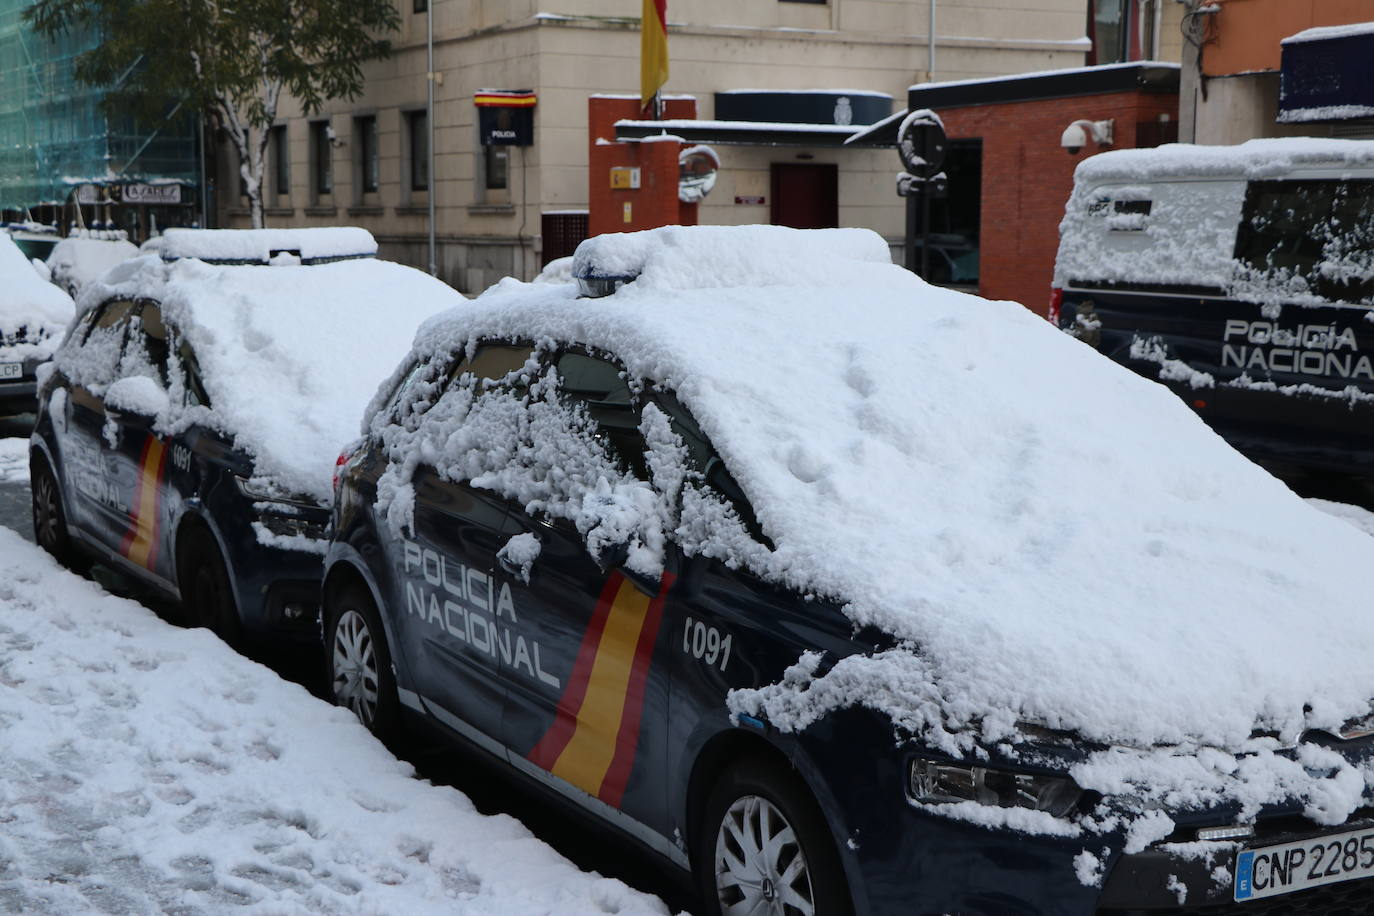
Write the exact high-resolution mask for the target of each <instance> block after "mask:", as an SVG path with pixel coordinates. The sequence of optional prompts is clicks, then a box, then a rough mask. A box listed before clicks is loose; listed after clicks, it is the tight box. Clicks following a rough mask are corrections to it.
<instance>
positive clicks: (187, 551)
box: [177, 525, 243, 648]
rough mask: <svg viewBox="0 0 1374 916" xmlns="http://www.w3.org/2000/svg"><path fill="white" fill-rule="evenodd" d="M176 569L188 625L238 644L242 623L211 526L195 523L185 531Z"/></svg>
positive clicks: (241, 636) (233, 644) (232, 643)
mask: <svg viewBox="0 0 1374 916" xmlns="http://www.w3.org/2000/svg"><path fill="white" fill-rule="evenodd" d="M177 570H178V574H177V576H178V581H179V583H180V585H181V609H182V615H183V617H184V619H185V622H186V625H187V626H193V627H204V628H205V629H207V630H210V631H211V632H213V633H214V634H215V635H216V636H218V637H219V638H220V639H222V640H224V641H225V642H226V643H227V644H229V645H230V646H233V647H235V648H237V647H238V646H239V645H240V643H241V642H242V640H243V624H242V622H241V621H240V620H239V611H238V606H237V605H236V604H235V603H234V587H233V585H232V584H231V583H230V581H229V569H228V567H227V566H226V565H225V562H224V557H223V556H222V555H221V554H220V551H219V545H218V544H217V543H215V538H214V536H213V535H212V534H210V532H209V530H208V529H206V528H204V527H202V526H200V525H195V526H194V527H192V528H191V530H189V531H187V532H186V535H185V539H184V540H183V541H182V545H181V553H180V556H179V558H178V563H177Z"/></svg>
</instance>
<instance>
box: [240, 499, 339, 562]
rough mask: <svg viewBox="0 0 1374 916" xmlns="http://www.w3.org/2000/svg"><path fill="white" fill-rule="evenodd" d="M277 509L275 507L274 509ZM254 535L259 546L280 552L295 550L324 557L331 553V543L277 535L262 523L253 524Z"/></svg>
mask: <svg viewBox="0 0 1374 916" xmlns="http://www.w3.org/2000/svg"><path fill="white" fill-rule="evenodd" d="M274 508H275V507H274ZM253 533H254V534H255V535H256V536H257V540H258V543H259V544H262V545H263V546H264V547H275V548H277V549H279V550H294V551H297V552H299V553H314V554H319V555H320V556H324V555H325V554H326V553H328V552H329V542H328V541H326V540H320V539H319V538H312V537H307V536H305V535H303V534H277V533H276V532H275V531H272V530H270V529H269V528H268V527H267V526H266V525H264V524H263V523H262V522H256V521H255V522H253Z"/></svg>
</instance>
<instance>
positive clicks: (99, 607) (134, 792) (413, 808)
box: [0, 530, 668, 916]
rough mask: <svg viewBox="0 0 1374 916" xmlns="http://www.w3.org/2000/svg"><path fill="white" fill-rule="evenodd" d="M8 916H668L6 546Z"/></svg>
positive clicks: (173, 631) (0, 660) (186, 640)
mask: <svg viewBox="0 0 1374 916" xmlns="http://www.w3.org/2000/svg"><path fill="white" fill-rule="evenodd" d="M0 608H3V609H4V611H5V626H4V630H3V632H4V639H3V640H0V684H3V689H0V722H3V723H4V733H5V740H4V741H3V742H0V770H3V772H4V773H5V778H4V780H3V782H0V805H3V809H4V812H5V813H4V830H3V832H2V833H0V860H3V862H4V873H3V878H0V909H2V910H4V911H5V912H14V913H92V912H102V913H162V912H187V913H224V912H232V911H249V912H256V913H278V914H295V913H299V914H358V913H397V914H400V913H405V914H421V913H444V912H466V913H482V914H493V916H497V914H499V916H564V914H574V913H576V914H592V913H618V914H623V916H666V914H667V912H668V909H667V907H665V906H664V905H663V904H662V903H661V902H660V901H658V900H656V899H654V898H652V897H650V896H648V895H646V894H642V893H639V892H637V891H634V890H631V889H630V888H628V887H626V886H625V885H624V884H623V883H621V882H620V881H616V880H613V879H608V878H602V877H600V876H599V875H596V874H594V873H587V872H582V871H579V870H578V869H577V868H576V867H575V866H574V865H573V864H572V863H571V862H569V861H568V860H566V859H564V858H563V857H562V856H560V855H559V854H558V853H557V852H555V851H554V850H553V849H551V848H549V847H548V846H547V845H545V844H544V843H543V842H541V841H540V840H538V839H536V838H535V837H534V836H532V835H531V834H530V832H529V831H528V830H526V829H525V828H524V827H523V826H522V825H521V824H520V823H519V822H518V821H516V820H515V819H514V818H510V817H506V816H502V815H495V816H485V815H482V814H480V813H478V812H477V811H476V810H475V809H474V808H473V805H472V802H471V801H469V800H468V799H467V798H466V797H465V796H464V795H463V794H462V793H460V792H458V791H456V790H454V789H449V788H442V787H437V786H433V785H430V784H429V783H428V782H427V781H424V780H419V779H416V778H415V775H414V772H413V771H412V769H411V767H410V766H409V764H406V763H402V762H401V761H398V760H397V759H396V758H395V757H393V756H392V755H391V754H390V753H388V752H387V751H386V749H385V748H383V747H382V745H381V744H380V743H378V742H377V741H376V740H375V739H373V738H372V736H371V735H369V734H368V733H367V731H366V730H365V729H364V728H363V726H362V725H360V724H359V723H358V720H357V718H356V717H355V716H354V715H353V714H352V713H351V712H349V711H348V710H346V709H338V708H335V707H332V706H329V705H328V704H326V703H323V702H322V701H320V700H317V699H315V698H313V697H311V696H310V695H309V694H308V693H307V692H306V691H305V690H303V689H302V688H301V687H299V686H297V685H295V684H291V683H287V682H285V681H282V680H281V679H279V678H278V677H277V676H276V675H274V674H273V673H272V672H271V671H269V670H267V669H266V668H263V667H262V666H260V665H258V664H256V663H254V662H251V661H249V660H248V659H245V658H242V657H240V656H239V655H237V654H235V653H234V652H233V650H231V649H229V648H228V647H226V646H225V645H224V644H223V643H221V642H220V641H219V640H217V639H215V638H214V636H212V635H211V634H210V633H209V631H207V630H182V629H179V628H176V627H172V626H169V625H167V624H165V623H163V622H162V621H161V620H158V619H157V617H155V616H154V615H153V614H152V613H151V612H150V611H148V610H147V609H146V608H144V607H142V606H140V605H138V604H136V603H134V602H132V601H128V600H125V599H122V598H116V597H113V596H111V595H108V594H106V593H105V592H103V591H102V590H101V589H100V588H99V587H98V586H97V585H96V584H95V583H93V582H90V581H87V580H83V579H81V578H79V577H77V576H74V575H72V574H70V573H67V572H65V571H64V570H62V569H60V568H58V566H57V565H56V564H55V563H54V562H53V561H52V559H51V558H50V557H48V556H47V555H46V554H44V553H43V552H42V551H40V550H39V549H38V548H37V547H35V546H33V545H31V544H26V543H24V542H23V541H21V540H20V539H19V536H18V535H16V534H15V533H14V532H12V531H9V530H0Z"/></svg>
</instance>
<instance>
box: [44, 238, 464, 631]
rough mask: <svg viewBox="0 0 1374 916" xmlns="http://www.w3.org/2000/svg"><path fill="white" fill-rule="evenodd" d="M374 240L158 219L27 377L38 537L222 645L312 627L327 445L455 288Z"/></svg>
mask: <svg viewBox="0 0 1374 916" xmlns="http://www.w3.org/2000/svg"><path fill="white" fill-rule="evenodd" d="M375 251H376V242H375V241H374V240H373V239H372V237H371V236H370V235H369V234H368V233H366V232H365V231H363V230H360V229H328V230H273V231H261V230H259V231H235V230H210V231H204V230H170V231H168V232H167V233H166V235H165V236H164V238H163V240H162V245H161V248H160V252H161V255H160V256H158V255H150V256H144V257H140V258H135V259H133V260H129V261H126V262H124V263H123V264H122V265H120V266H118V267H115V268H114V269H113V270H111V271H110V272H109V273H107V274H106V275H105V276H104V277H103V278H102V279H101V280H100V281H96V282H93V283H92V284H90V285H89V286H88V288H87V290H86V291H85V293H83V295H82V298H81V300H80V309H79V317H78V318H77V320H76V321H75V323H74V324H73V326H72V328H71V330H70V332H69V333H68V335H67V338H66V340H65V341H64V342H63V344H62V346H61V347H60V348H59V349H58V350H57V352H56V354H55V355H54V358H53V363H52V370H51V371H50V372H49V374H48V375H47V377H46V378H45V379H44V381H43V382H42V384H41V387H40V399H41V405H40V411H39V420H38V424H37V426H36V428H35V430H34V434H33V438H32V441H31V464H32V495H33V523H34V531H35V533H36V536H37V539H38V542H39V543H40V544H41V545H42V546H43V547H44V548H46V549H47V550H48V551H50V552H51V553H53V554H55V555H56V556H58V557H59V558H60V559H63V560H65V561H66V562H68V563H69V564H74V565H80V564H83V563H85V562H86V561H88V560H90V559H100V560H102V561H104V562H107V563H109V564H111V565H113V566H115V567H117V568H119V569H122V570H124V571H127V572H130V573H132V574H134V575H135V576H137V577H138V578H139V579H141V580H144V581H147V582H149V583H150V584H152V585H154V586H155V587H158V588H160V589H162V590H164V591H166V592H167V593H169V594H170V595H171V596H173V597H179V598H180V599H181V601H182V603H183V606H184V608H185V612H186V616H187V620H188V622H190V623H195V624H199V625H203V626H207V627H210V628H212V629H214V630H215V631H216V632H218V633H220V634H221V635H222V636H223V637H225V638H226V639H227V640H230V641H232V640H234V639H235V638H237V637H238V636H239V635H241V633H242V632H243V630H244V629H245V628H247V629H250V630H268V629H274V630H279V631H282V632H291V631H293V630H295V631H301V632H303V633H310V634H313V633H316V632H318V631H317V630H316V629H315V627H316V620H317V609H318V594H319V570H320V558H321V556H322V554H323V553H324V544H325V540H324V538H325V527H326V525H327V523H328V511H327V507H328V503H329V499H330V495H331V490H330V472H331V468H330V465H329V462H330V460H331V456H332V455H334V454H336V453H337V451H338V449H339V447H340V445H341V443H344V442H347V441H348V439H349V438H350V437H351V435H352V429H351V427H352V426H353V424H354V423H356V414H357V411H358V410H361V409H362V407H363V405H365V404H366V403H367V399H368V397H369V395H370V394H371V392H372V390H373V389H375V387H376V384H377V380H378V379H379V378H382V377H384V376H385V375H386V373H387V372H388V371H389V368H390V366H391V365H393V364H394V362H395V360H396V359H397V358H398V357H399V356H400V355H401V354H403V353H404V352H405V350H406V347H407V344H408V341H409V340H410V338H411V337H412V336H413V334H414V330H415V327H416V326H417V325H418V324H419V322H420V320H421V319H422V318H424V317H426V316H428V315H430V314H432V313H434V312H435V311H438V310H440V309H443V308H447V307H449V306H451V305H452V304H453V303H454V302H456V301H461V298H462V297H461V296H459V295H458V294H457V293H455V292H454V291H453V290H451V289H449V288H448V287H446V286H444V285H443V284H442V283H439V282H438V281H436V280H433V279H431V278H429V277H427V276H425V275H424V274H421V273H420V272H418V271H415V270H412V269H410V268H407V267H402V266H401V265H398V264H392V263H388V262H385V261H381V260H377V259H375V258H374V257H372V255H373V254H374V253H375ZM54 291H56V290H54ZM59 294H60V293H59Z"/></svg>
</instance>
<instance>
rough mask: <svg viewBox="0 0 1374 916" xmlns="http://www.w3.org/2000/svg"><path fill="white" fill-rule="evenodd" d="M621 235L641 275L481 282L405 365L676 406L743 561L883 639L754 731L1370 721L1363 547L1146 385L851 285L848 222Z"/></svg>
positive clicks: (955, 298)
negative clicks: (526, 377)
mask: <svg viewBox="0 0 1374 916" xmlns="http://www.w3.org/2000/svg"><path fill="white" fill-rule="evenodd" d="M632 238H633V250H634V251H635V252H636V253H635V254H633V255H631V256H630V257H629V260H632V261H633V262H634V263H633V264H631V265H629V267H630V268H631V269H641V270H642V272H641V273H640V274H639V278H638V279H637V280H636V281H634V282H631V283H628V284H626V285H625V286H623V287H622V288H621V289H620V290H619V291H618V292H617V293H615V294H614V295H612V296H609V297H606V298H602V299H586V298H576V290H575V288H574V287H573V286H572V285H568V284H564V285H550V284H539V285H532V284H524V283H520V282H517V281H515V280H509V279H508V280H503V281H502V282H501V283H499V284H497V285H496V286H494V287H493V288H491V289H490V290H488V291H487V292H486V293H485V294H484V295H482V296H481V297H480V298H479V299H477V300H475V301H474V302H472V303H468V304H466V305H465V306H464V308H462V309H461V310H452V311H450V312H448V313H446V314H444V315H443V316H441V317H438V318H436V319H433V320H431V321H429V322H427V323H426V324H425V325H424V326H423V327H422V329H421V332H420V334H419V335H418V337H417V341H416V349H417V351H418V355H420V356H424V355H426V354H431V353H435V352H441V351H444V350H448V351H452V350H453V349H455V348H458V347H461V346H463V345H464V344H465V343H466V342H467V341H469V340H470V339H472V338H474V337H486V336H498V337H500V336H504V337H513V338H514V337H518V338H524V339H541V338H547V339H551V340H556V341H578V342H582V343H586V344H590V345H592V346H597V347H602V348H605V349H607V350H609V351H611V352H613V353H615V354H617V355H619V356H620V357H622V358H623V359H624V360H625V362H626V365H627V368H628V369H629V371H630V372H631V373H632V374H634V375H636V376H639V377H641V378H647V379H651V380H653V381H656V382H660V383H663V384H666V385H668V386H670V387H671V388H673V389H675V390H676V391H677V393H678V395H679V397H680V398H681V399H682V400H683V402H684V403H685V404H686V405H687V406H688V407H689V409H690V410H691V411H692V412H693V414H694V415H695V416H696V418H697V420H698V421H699V423H700V424H701V426H702V428H703V429H704V430H705V431H706V433H707V434H708V435H709V436H710V437H711V439H712V440H713V442H714V443H715V445H716V447H717V448H718V450H719V451H720V452H721V454H722V456H723V457H724V459H725V461H726V463H727V465H728V466H729V467H730V468H731V470H732V471H733V473H734V476H735V477H736V479H737V480H738V482H739V484H740V485H741V486H742V487H743V489H744V490H745V492H746V493H747V494H748V496H749V498H750V500H751V502H752V503H753V505H754V508H755V510H756V512H757V514H758V517H759V520H760V522H761V523H762V525H763V528H764V529H765V531H766V532H767V533H768V534H769V536H770V537H771V539H772V540H773V542H774V543H775V545H776V550H775V551H773V552H771V553H770V552H768V551H763V554H764V556H763V558H762V559H760V558H759V557H758V556H753V557H745V558H743V560H744V561H745V562H747V563H748V564H749V565H751V566H753V567H754V568H755V569H756V570H757V571H759V572H761V573H763V574H765V575H767V576H770V577H772V578H775V579H777V580H779V581H782V582H785V583H787V584H789V585H791V586H793V587H795V588H797V589H799V590H802V591H804V592H812V593H820V594H824V595H827V596H832V597H835V598H838V599H840V600H841V601H843V602H845V603H846V605H847V608H846V611H847V613H848V614H849V616H850V617H851V618H852V619H853V620H854V622H855V623H856V624H875V625H877V626H879V627H880V628H882V629H884V630H886V631H888V632H890V633H891V634H893V635H895V636H896V637H897V638H898V639H899V640H901V641H902V646H903V647H902V648H900V649H898V650H896V651H895V652H893V653H887V654H885V655H884V656H882V657H881V658H871V659H864V658H859V659H855V660H851V661H849V662H847V665H846V667H845V668H844V670H843V676H844V678H845V680H844V689H843V690H840V691H831V692H830V694H829V695H827V694H826V693H825V692H823V691H820V690H816V691H815V692H814V694H810V693H808V692H807V691H806V688H804V687H796V688H795V689H792V688H788V690H790V691H791V693H790V696H791V697H792V699H793V700H794V701H795V702H794V703H793V704H792V705H791V706H786V704H775V706H774V707H773V710H774V712H775V713H776V714H777V716H778V717H779V718H782V717H783V716H784V715H785V714H786V715H791V717H792V719H793V722H794V724H797V725H798V726H804V725H805V724H806V722H807V721H809V718H808V717H809V716H810V717H812V718H814V716H813V715H812V714H819V712H823V711H824V709H825V708H829V707H833V706H834V705H844V704H848V703H855V702H868V703H870V704H871V705H875V706H878V707H880V708H884V709H887V710H888V711H889V712H892V713H893V715H894V718H900V719H905V720H907V722H908V724H912V725H915V726H918V727H930V728H939V729H948V730H950V731H953V730H955V729H962V730H965V731H970V730H972V731H976V730H978V729H982V732H983V735H984V736H985V737H987V738H993V739H995V738H998V737H999V736H1002V735H1005V734H1007V733H1009V732H1011V731H1012V729H1013V723H1014V722H1015V721H1016V720H1018V719H1023V720H1032V721H1036V722H1040V723H1043V724H1048V725H1051V726H1053V727H1056V728H1063V729H1072V730H1075V731H1077V732H1079V733H1080V734H1081V735H1083V736H1084V737H1086V738H1089V739H1095V740H1101V741H1104V742H1109V743H1110V742H1118V743H1125V744H1130V745H1133V746H1137V747H1147V746H1150V745H1155V744H1168V743H1176V742H1185V741H1186V742H1194V743H1201V744H1208V745H1214V746H1218V747H1229V748H1233V749H1242V748H1248V747H1250V745H1249V742H1250V736H1251V733H1252V730H1253V729H1255V728H1256V727H1257V726H1260V727H1264V728H1268V729H1272V730H1273V731H1275V732H1279V733H1281V734H1282V735H1284V736H1287V737H1296V735H1298V734H1299V733H1300V732H1301V731H1302V730H1303V729H1304V728H1307V727H1314V726H1318V727H1328V728H1337V727H1339V725H1340V724H1341V723H1342V722H1343V721H1345V720H1346V719H1348V718H1351V717H1354V716H1357V715H1363V714H1365V713H1366V712H1368V711H1369V708H1370V707H1369V700H1370V698H1371V696H1374V674H1371V673H1370V667H1369V652H1370V648H1371V646H1374V614H1371V613H1370V601H1369V598H1368V589H1367V587H1366V586H1365V585H1364V584H1363V583H1362V582H1360V581H1358V580H1357V577H1356V576H1355V575H1354V572H1355V571H1357V570H1362V569H1364V568H1367V567H1368V566H1370V565H1371V564H1374V540H1371V539H1370V538H1368V537H1366V536H1364V535H1363V534H1361V533H1360V532H1358V531H1356V530H1354V529H1353V528H1351V527H1350V526H1349V525H1346V524H1343V523H1342V522H1340V521H1339V520H1336V519H1333V518H1330V517H1328V516H1326V515H1324V514H1322V513H1321V512H1318V511H1316V510H1315V509H1313V508H1312V507H1310V506H1308V505H1306V504H1305V503H1304V502H1303V501H1302V500H1300V499H1299V498H1297V497H1296V496H1294V495H1293V494H1292V493H1291V492H1289V491H1288V490H1287V489H1286V488H1285V487H1284V486H1283V485H1282V484H1281V483H1279V482H1278V481H1276V480H1275V479H1274V478H1272V477H1270V476H1269V475H1268V474H1267V473H1265V472H1264V471H1262V470H1261V469H1260V468H1258V467H1257V466H1255V465H1254V464H1252V463H1250V462H1249V461H1247V460H1246V459H1245V458H1243V457H1242V456H1241V455H1239V454H1238V453H1237V452H1235V451H1233V450H1232V449H1231V448H1230V447H1229V446H1227V445H1226V444H1225V443H1224V442H1223V441H1222V440H1221V439H1220V438H1219V437H1218V436H1217V435H1216V434H1214V433H1213V432H1212V431H1211V430H1209V429H1208V428H1207V427H1206V426H1205V425H1204V424H1203V423H1202V421H1201V420H1199V419H1198V418H1197V417H1196V416H1195V415H1194V414H1193V413H1192V412H1191V411H1190V410H1188V409H1187V407H1186V406H1185V405H1184V404H1183V403H1182V402H1180V401H1179V400H1178V398H1176V397H1175V396H1174V395H1172V394H1171V393H1170V392H1169V391H1168V390H1167V389H1165V388H1163V387H1162V386H1160V385H1157V384H1155V383H1153V382H1149V381H1146V380H1144V379H1142V378H1140V377H1139V376H1136V375H1135V374H1133V373H1131V372H1129V371H1127V370H1125V369H1122V368H1121V367H1119V366H1117V365H1115V364H1114V363H1112V362H1111V361H1110V360H1108V359H1106V358H1105V357H1103V356H1101V355H1100V354H1098V353H1096V352H1095V351H1093V350H1092V349H1090V348H1088V347H1086V346H1083V345H1082V344H1080V343H1079V342H1077V341H1075V340H1073V339H1072V338H1070V337H1068V336H1066V335H1064V334H1062V333H1060V332H1059V331H1057V330H1055V329H1054V328H1053V327H1052V326H1050V325H1049V324H1048V323H1047V322H1045V321H1044V320H1043V319H1041V318H1038V317H1036V316H1034V315H1032V314H1031V313H1030V312H1028V311H1027V310H1026V309H1024V308H1023V307H1021V306H1019V305H1017V304H1015V303H1010V302H991V301H987V300H984V299H980V298H978V297H976V296H970V295H964V294H961V293H957V292H953V291H949V290H944V289H939V288H936V287H932V286H928V285H927V284H925V283H923V282H922V281H921V280H919V279H917V278H916V277H914V276H913V275H911V274H910V273H908V272H907V271H905V270H902V269H901V268H899V267H896V266H893V265H891V264H890V263H885V264H880V263H875V262H876V261H878V260H887V256H886V245H885V243H884V242H883V241H882V240H881V239H880V238H878V237H877V236H876V235H872V234H871V233H866V232H864V231H862V230H842V231H840V234H831V235H825V234H817V235H809V234H804V233H797V232H794V231H790V230H785V229H777V228H765V227H699V228H681V227H671V228H666V229H660V230H654V231H652V232H649V233H643V234H638V235H636V236H634V237H632ZM827 239H829V240H830V241H831V242H834V243H837V244H826V240H827ZM593 242H594V243H595V244H597V245H607V246H614V245H615V244H616V239H615V238H614V237H609V238H608V237H602V238H601V239H598V240H593ZM827 250H830V251H831V254H829V255H828V256H827V255H826V251H827ZM797 252H801V254H800V255H798V254H797ZM625 266H626V265H624V264H618V265H616V268H617V269H622V268H625ZM722 277H727V278H728V280H729V283H730V285H722V284H721V278H722ZM784 692H786V691H784ZM774 699H776V698H774ZM808 704H810V705H809V706H808ZM1305 707H1306V708H1307V711H1306V712H1305V711H1304V710H1305ZM921 710H924V712H920V711H921ZM931 710H935V711H936V712H935V713H931ZM918 713H919V714H918ZM780 724H782V725H783V726H784V727H785V726H786V724H787V723H786V722H782V723H780Z"/></svg>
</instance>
